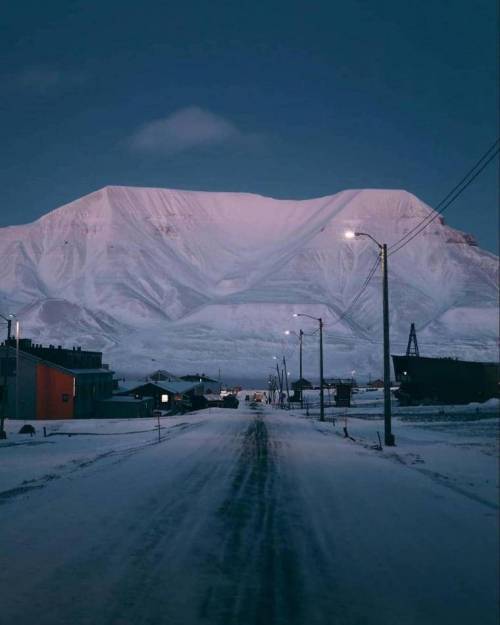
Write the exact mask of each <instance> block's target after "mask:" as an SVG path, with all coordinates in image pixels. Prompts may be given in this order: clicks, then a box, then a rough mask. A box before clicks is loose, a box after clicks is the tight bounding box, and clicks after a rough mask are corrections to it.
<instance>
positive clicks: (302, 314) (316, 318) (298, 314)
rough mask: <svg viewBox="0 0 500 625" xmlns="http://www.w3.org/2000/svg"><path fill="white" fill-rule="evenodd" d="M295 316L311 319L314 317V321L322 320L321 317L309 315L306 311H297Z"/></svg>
mask: <svg viewBox="0 0 500 625" xmlns="http://www.w3.org/2000/svg"><path fill="white" fill-rule="evenodd" d="M294 317H309V319H314V321H321V317H313V316H312V315H307V314H306V313H295V314H294Z"/></svg>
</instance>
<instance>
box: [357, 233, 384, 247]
mask: <svg viewBox="0 0 500 625" xmlns="http://www.w3.org/2000/svg"><path fill="white" fill-rule="evenodd" d="M354 236H355V237H368V238H369V239H371V240H372V241H373V242H374V243H375V245H377V246H378V248H379V250H381V249H382V247H383V246H382V244H381V243H379V242H378V241H377V239H375V238H374V237H372V235H371V234H368V232H355V233H354Z"/></svg>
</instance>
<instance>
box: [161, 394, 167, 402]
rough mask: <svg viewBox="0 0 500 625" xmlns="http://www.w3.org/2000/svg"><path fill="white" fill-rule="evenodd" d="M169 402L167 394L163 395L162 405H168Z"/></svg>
mask: <svg viewBox="0 0 500 625" xmlns="http://www.w3.org/2000/svg"><path fill="white" fill-rule="evenodd" d="M167 402H168V395H167V394H165V395H162V396H161V403H162V404H166V403H167Z"/></svg>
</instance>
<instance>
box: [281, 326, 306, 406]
mask: <svg viewBox="0 0 500 625" xmlns="http://www.w3.org/2000/svg"><path fill="white" fill-rule="evenodd" d="M285 334H286V335H287V336H290V334H294V335H295V336H297V337H298V339H299V385H300V407H301V408H303V407H304V399H303V397H302V394H303V389H302V337H303V336H304V332H303V331H302V330H299V333H298V334H297V332H293V330H285Z"/></svg>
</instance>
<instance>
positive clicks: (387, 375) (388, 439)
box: [345, 230, 395, 447]
mask: <svg viewBox="0 0 500 625" xmlns="http://www.w3.org/2000/svg"><path fill="white" fill-rule="evenodd" d="M345 237H346V239H354V238H356V237H368V238H369V239H371V240H372V241H373V242H374V243H375V245H376V246H377V247H378V249H379V252H380V256H381V258H382V276H383V277H382V289H383V295H382V303H383V317H384V439H385V444H386V445H387V446H388V447H392V446H393V445H394V444H395V438H394V434H393V433H392V431H391V361H390V347H389V280H388V271H387V244H386V243H379V242H378V241H377V239H375V238H374V237H372V235H371V234H368V233H367V232H353V231H352V230H348V231H347V232H346V233H345Z"/></svg>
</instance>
